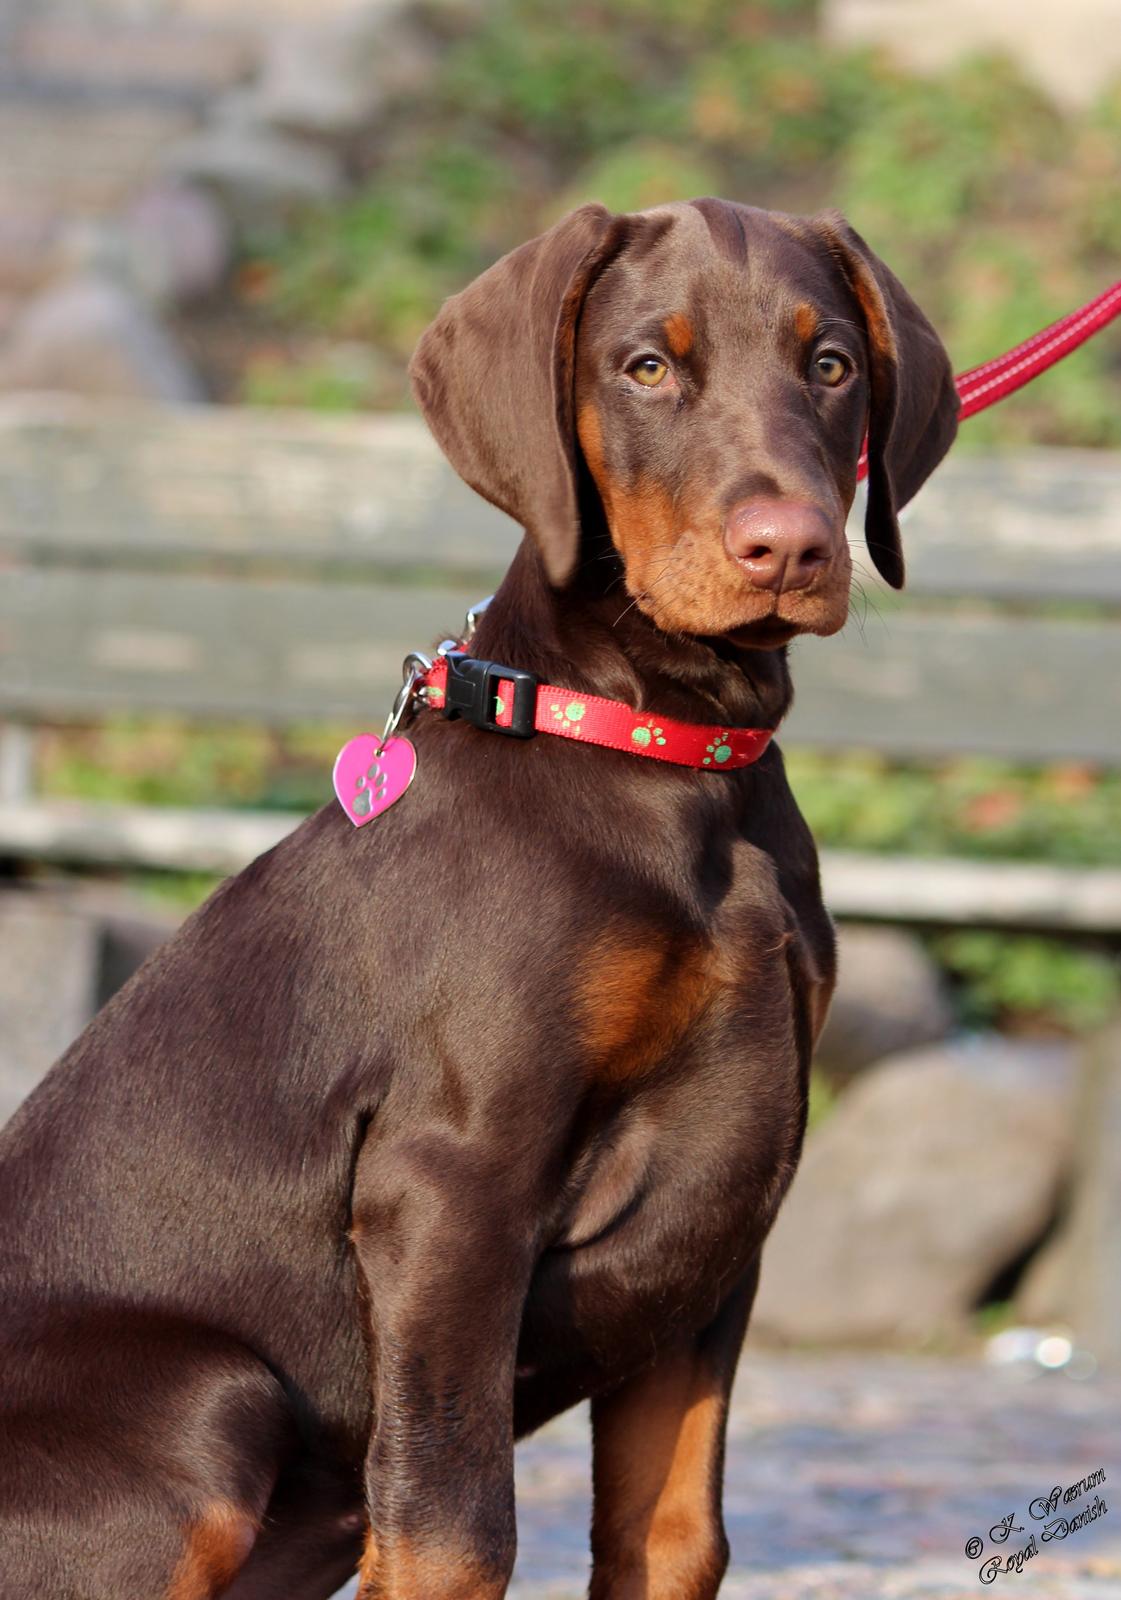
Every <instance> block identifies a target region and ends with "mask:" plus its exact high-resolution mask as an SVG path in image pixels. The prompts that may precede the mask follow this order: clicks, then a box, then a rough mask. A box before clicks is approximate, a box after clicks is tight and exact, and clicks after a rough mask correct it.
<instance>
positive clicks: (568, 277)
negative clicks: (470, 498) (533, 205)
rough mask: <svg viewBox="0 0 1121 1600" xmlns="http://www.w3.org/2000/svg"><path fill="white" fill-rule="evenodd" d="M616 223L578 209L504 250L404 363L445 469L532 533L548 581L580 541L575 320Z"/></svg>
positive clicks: (613, 241)
mask: <svg viewBox="0 0 1121 1600" xmlns="http://www.w3.org/2000/svg"><path fill="white" fill-rule="evenodd" d="M616 220H617V219H616V218H614V217H613V215H612V213H611V212H609V211H607V210H605V208H604V207H603V206H600V205H587V206H581V207H580V209H579V210H578V211H573V212H571V213H570V214H569V215H568V216H567V217H565V218H564V219H563V220H562V221H560V222H558V223H557V224H556V226H555V227H552V228H550V229H549V231H548V233H544V234H542V235H541V236H540V238H537V239H531V240H530V241H529V243H528V244H523V245H521V246H520V247H519V248H518V249H517V250H512V251H511V252H510V254H509V255H507V256H503V258H502V260H501V261H498V262H496V263H495V265H494V266H493V267H490V268H488V270H487V271H486V272H484V273H483V274H482V275H481V276H480V277H478V278H476V279H475V281H474V282H473V283H470V284H468V286H467V288H466V289H464V290H463V292H462V293H461V294H457V295H453V296H452V298H451V299H450V300H447V301H446V302H445V304H444V307H443V309H442V310H441V312H440V314H439V315H438V316H437V318H436V320H435V321H434V322H433V323H432V324H431V326H430V327H429V328H428V329H427V330H426V331H425V333H424V334H423V335H422V337H421V340H420V343H419V345H418V346H417V348H416V353H415V354H414V356H413V359H412V362H411V364H410V367H409V375H410V377H411V378H412V381H413V390H414V392H415V394H416V397H417V400H418V402H419V404H420V408H421V410H422V411H423V413H424V416H425V419H426V421H427V423H428V426H429V427H430V428H431V430H432V432H433V434H434V435H435V436H436V441H437V443H438V444H439V445H440V448H441V449H442V450H443V452H444V454H445V455H446V456H447V458H448V460H449V461H450V462H451V464H452V466H453V467H454V468H455V470H456V471H457V472H458V473H459V475H460V477H461V478H464V479H465V480H466V481H467V482H468V483H469V484H470V485H471V487H472V488H473V489H475V490H477V491H478V493H479V494H481V495H482V496H483V498H484V499H486V500H489V501H491V503H492V504H494V505H496V506H498V507H499V508H500V509H501V510H502V511H505V512H507V513H508V514H509V515H510V516H511V517H513V518H514V519H515V520H516V521H517V522H520V523H521V525H522V527H523V528H525V529H526V531H527V532H528V533H529V534H531V535H532V537H533V539H534V540H535V541H536V544H537V546H538V549H539V550H540V552H541V555H542V557H543V559H544V562H545V568H546V571H547V572H548V574H549V577H550V578H551V579H552V581H553V582H554V583H563V582H564V581H565V579H566V578H568V577H569V575H570V574H571V571H572V567H573V564H574V563H575V560H576V552H577V548H578V545H579V512H578V506H577V491H576V446H575V422H574V416H573V412H574V409H575V394H574V366H575V349H576V324H577V321H578V319H579V315H580V308H581V306H582V304H583V300H584V296H585V294H586V293H587V290H588V288H589V287H590V285H591V283H592V281H593V279H594V277H595V275H596V273H597V272H598V271H599V270H600V269H601V268H602V267H603V266H604V265H605V264H606V262H607V260H609V259H610V256H611V255H612V253H613V251H614V249H615V248H617V242H618V239H619V237H620V230H619V229H618V228H616V227H614V226H613V224H615V222H616ZM618 220H621V219H618Z"/></svg>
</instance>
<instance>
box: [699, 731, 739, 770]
mask: <svg viewBox="0 0 1121 1600" xmlns="http://www.w3.org/2000/svg"><path fill="white" fill-rule="evenodd" d="M727 737H728V734H727V731H726V730H724V731H721V732H720V733H718V734H717V735H716V738H715V739H714V740H713V741H712V743H711V744H706V745H705V749H706V750H707V751H708V755H707V756H705V758H704V760H703V761H702V763H701V765H702V766H704V767H710V766H711V765H712V763H713V762H714V761H715V762H716V764H717V766H723V765H724V763H725V761H727V759H728V757H729V756H730V755H731V753H732V747H731V745H730V744H726V743H725V741H726V739H727Z"/></svg>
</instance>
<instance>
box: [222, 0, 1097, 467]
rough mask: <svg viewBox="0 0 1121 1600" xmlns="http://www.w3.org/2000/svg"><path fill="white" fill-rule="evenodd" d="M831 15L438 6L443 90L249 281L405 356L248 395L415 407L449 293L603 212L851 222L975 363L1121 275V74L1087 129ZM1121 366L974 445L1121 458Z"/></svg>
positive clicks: (670, 0)
mask: <svg viewBox="0 0 1121 1600" xmlns="http://www.w3.org/2000/svg"><path fill="white" fill-rule="evenodd" d="M815 12H816V7H815V5H813V4H811V3H807V0H754V3H747V4H744V3H742V0H611V3H599V4H595V3H576V4H574V5H570V6H566V7H563V8H561V7H559V6H558V5H557V4H556V3H555V0H494V3H492V4H490V5H488V6H486V7H484V8H481V9H480V10H479V11H478V12H473V11H472V9H471V8H470V7H467V8H462V9H459V10H456V9H451V10H449V9H447V8H439V9H436V10H434V11H433V12H432V13H431V17H432V21H431V26H432V27H433V28H434V29H436V30H437V31H439V32H440V34H441V38H440V64H439V66H438V68H437V71H436V76H435V79H434V83H433V87H432V91H431V93H429V94H427V95H426V96H424V97H423V98H422V99H418V98H416V97H413V98H412V99H410V100H408V101H404V100H402V102H401V103H399V104H398V105H397V106H396V107H395V108H394V115H393V117H392V119H391V120H390V122H389V124H388V131H383V132H382V133H380V134H379V135H378V137H377V138H376V139H375V140H374V141H372V143H371V145H370V147H369V148H368V149H367V150H365V151H364V152H363V154H362V156H361V158H360V159H359V162H358V168H359V183H358V186H357V189H356V192H355V194H354V196H353V198H351V199H349V200H348V201H346V202H345V203H344V204H342V205H339V206H336V207H333V208H330V209H326V210H321V211H317V212H315V213H309V214H307V215H306V216H305V217H304V218H303V220H302V221H301V222H300V223H299V224H297V225H296V226H295V227H294V228H293V229H292V230H291V231H290V232H288V233H287V234H286V235H284V236H282V237H274V238H271V239H269V240H267V241H261V243H260V246H259V248H258V249H257V250H256V251H255V253H254V256H253V259H252V260H251V261H250V262H248V263H247V270H246V272H245V274H244V277H243V282H244V283H245V284H246V285H247V300H250V301H251V302H252V304H253V307H254V308H255V310H256V312H257V313H258V314H263V315H264V316H266V317H269V318H273V319H275V322H276V324H277V326H278V327H279V328H281V329H285V330H289V331H292V330H304V331H310V332H311V333H313V334H314V335H316V336H318V337H323V336H327V337H328V338H335V339H340V340H349V341H355V340H362V341H367V342H368V343H369V344H370V345H371V346H372V347H375V348H376V349H377V350H378V351H379V352H380V353H382V354H383V355H384V357H385V358H386V361H387V366H386V367H379V368H377V376H376V379H374V378H371V379H370V380H369V381H368V382H363V381H362V380H361V379H359V380H356V381H352V382H349V383H348V382H338V381H334V380H332V378H331V375H330V370H329V364H328V368H327V369H326V370H325V369H324V361H323V357H322V355H321V354H320V353H313V354H311V355H308V353H307V352H306V351H304V352H303V353H300V352H299V347H298V345H297V346H295V347H290V349H289V353H288V356H287V360H288V362H289V364H290V365H292V366H294V367H295V368H296V369H297V370H296V371H295V372H293V373H291V374H289V375H288V376H287V377H286V378H285V377H284V376H283V375H282V374H278V372H277V370H276V362H275V361H273V362H272V363H271V365H270V364H268V363H266V370H264V371H262V370H261V369H260V367H259V366H256V367H252V366H251V368H250V370H249V372H248V374H247V377H246V381H245V389H244V393H245V397H246V398H250V399H254V400H258V401H263V402H278V401H279V402H281V403H283V402H285V401H288V402H292V401H294V402H295V403H302V404H311V405H322V406H325V407H328V408H337V407H339V406H349V405H354V404H363V403H367V404H368V403H373V404H390V405H393V404H399V403H401V402H402V401H404V400H405V398H406V386H405V382H404V373H403V369H404V363H405V360H406V358H407V356H408V354H409V352H410V350H411V349H412V346H413V344H414V342H415V340H416V338H417V336H418V334H419V333H420V331H421V329H422V328H423V327H424V325H425V324H426V322H427V321H428V320H429V319H430V317H431V316H432V314H433V312H434V311H435V309H436V308H437V306H438V305H439V303H440V301H441V300H442V299H443V297H444V296H445V295H447V294H449V293H451V292H453V291H454V290H455V289H457V288H458V287H460V286H462V284H463V283H464V282H465V281H467V280H468V279H469V278H471V277H472V276H473V275H474V274H475V273H477V272H478V271H480V270H481V269H482V268H483V267H485V266H487V265H488V264H489V263H490V262H491V261H493V260H494V259H495V258H496V257H497V256H499V255H501V254H502V253H503V252H504V251H505V250H507V249H510V248H511V247H512V246H513V245H515V244H517V243H519V242H520V241H521V240H523V239H525V238H528V237H530V236H532V235H533V234H534V233H536V232H539V231H540V230H541V229H542V228H544V227H546V226H548V225H549V223H550V222H552V221H553V220H555V218H556V217H557V216H559V215H560V214H561V213H562V212H563V211H565V210H566V209H568V208H569V207H571V206H574V205H577V204H579V203H581V202H582V201H584V200H588V199H599V200H602V201H604V203H606V204H607V205H609V206H611V207H613V208H615V209H620V210H626V209H635V208H640V207H644V206H649V205H653V204H657V203H659V202H661V201H665V200H671V199H680V198H685V197H688V196H690V195H696V194H700V193H718V194H723V195H725V196H727V197H729V198H735V199H740V200H745V201H749V202H751V203H752V204H757V205H763V206H772V207H776V208H778V209H780V210H787V211H812V210H815V209H817V208H819V207H822V206H826V205H837V206H840V207H841V208H842V209H843V210H844V211H845V212H846V213H847V215H848V216H849V218H850V220H851V221H852V222H853V223H854V225H855V226H856V227H858V228H859V229H860V230H861V232H863V233H864V234H865V235H866V236H867V237H868V239H869V241H870V242H871V243H872V245H873V246H874V247H875V248H876V249H877V250H878V251H879V252H880V253H881V254H883V255H884V256H885V257H886V258H887V259H888V260H889V261H890V262H891V263H892V265H893V266H894V267H895V268H896V269H897V270H898V272H899V273H900V275H901V276H902V277H903V278H904V279H905V281H906V282H907V284H908V287H910V288H911V289H912V290H913V291H914V293H915V294H916V296H917V298H918V299H919V300H920V302H921V303H922V304H923V305H924V307H925V308H926V309H927V310H928V311H929V312H930V313H931V315H932V316H933V317H934V319H935V321H936V322H937V324H938V326H939V328H940V330H941V332H942V333H943V335H944V337H945V338H946V340H947V342H948V344H949V346H950V349H951V352H952V354H953V358H954V361H955V364H956V365H957V367H958V368H959V369H961V368H963V367H967V366H970V365H973V364H975V363H977V362H979V361H982V360H985V359H987V358H988V357H989V356H991V355H993V354H995V353H997V352H999V351H1001V350H1003V349H1005V348H1006V347H1007V346H1009V345H1011V344H1013V343H1015V342H1016V341H1017V340H1018V339H1019V338H1021V337H1023V336H1024V335H1025V334H1026V333H1029V332H1033V331H1034V330H1035V329H1036V328H1037V327H1039V326H1041V325H1042V324H1044V323H1046V322H1047V321H1049V320H1051V319H1052V318H1054V317H1057V316H1059V315H1061V314H1062V313H1063V312H1064V311H1066V310H1069V309H1070V308H1071V307H1072V306H1073V305H1075V304H1077V303H1078V301H1079V300H1080V299H1082V298H1085V297H1087V296H1089V295H1090V294H1091V293H1093V292H1094V291H1095V290H1096V289H1098V288H1100V287H1102V286H1103V284H1105V283H1107V282H1108V281H1110V280H1111V278H1113V277H1114V276H1116V270H1117V267H1116V261H1117V256H1118V253H1119V252H1121V84H1117V85H1115V86H1114V87H1113V88H1112V89H1111V90H1110V91H1109V92H1108V93H1106V94H1105V95H1103V96H1102V98H1101V99H1100V100H1099V101H1098V103H1097V104H1096V105H1094V106H1092V107H1090V108H1089V109H1088V110H1087V111H1086V112H1085V113H1083V114H1082V115H1080V116H1068V115H1064V114H1063V113H1061V112H1060V111H1058V110H1057V109H1056V108H1055V107H1054V106H1053V105H1051V104H1050V103H1049V102H1048V100H1047V99H1046V98H1045V96H1044V95H1043V94H1042V93H1041V92H1040V91H1039V90H1037V89H1035V88H1033V87H1032V86H1031V85H1030V84H1028V83H1027V82H1026V81H1025V80H1024V79H1023V78H1022V77H1021V76H1020V75H1019V73H1018V70H1017V69H1016V68H1015V67H1014V66H1013V65H1012V64H1011V63H1009V62H1008V61H1005V60H1002V59H997V58H985V59H974V60H966V61H963V62H961V63H960V64H959V65H957V66H956V67H955V68H954V69H953V70H952V71H949V72H945V73H943V74H941V75H938V76H934V77H927V78H921V79H920V78H916V77H913V76H911V75H909V74H907V73H905V72H904V71H902V70H901V69H899V68H898V67H896V66H894V65H893V64H892V63H891V62H890V61H889V60H888V59H887V58H885V57H883V56H881V55H877V54H875V53H873V52H869V51H866V50H862V51H845V50H840V49H837V48H835V47H830V46H828V45H826V44H825V43H824V42H823V41H822V40H821V39H820V38H819V37H818V34H817V30H816V16H815ZM457 18H458V19H459V20H458V24H457V22H456V20H455V19H457ZM293 349H295V351H296V353H295V354H293V353H292V350H293ZM1112 359H1113V365H1111V352H1110V347H1109V345H1108V344H1107V343H1105V342H1098V343H1096V344H1091V345H1089V346H1088V347H1086V348H1085V349H1084V350H1082V351H1080V352H1079V353H1078V354H1077V355H1076V356H1075V357H1073V358H1072V359H1071V360H1069V361H1068V362H1066V363H1064V364H1063V365H1062V366H1061V367H1060V368H1059V369H1057V370H1056V371H1055V372H1053V373H1051V374H1050V375H1049V377H1048V379H1047V381H1046V383H1043V384H1040V385H1038V386H1036V387H1034V388H1032V389H1030V390H1028V391H1026V392H1025V393H1024V394H1022V395H1020V396H1017V397H1016V398H1015V399H1014V400H1013V401H1011V402H1010V403H1008V404H1007V405H1004V406H1001V407H1000V408H999V409H998V410H996V411H994V412H991V413H988V414H986V416H985V417H984V418H980V419H978V420H977V421H975V422H973V423H971V425H970V427H969V429H967V430H966V432H965V434H964V442H965V443H966V444H967V445H972V446H977V445H983V444H985V443H988V442H991V441H993V440H995V439H1000V440H1003V441H1032V442H1034V443H1039V444H1044V443H1053V444H1083V445H1109V444H1118V443H1121V374H1119V373H1118V370H1117V367H1116V357H1115V355H1114V356H1113V358H1112ZM301 367H303V368H306V371H304V372H301V371H300V370H299V369H301ZM387 372H388V377H387Z"/></svg>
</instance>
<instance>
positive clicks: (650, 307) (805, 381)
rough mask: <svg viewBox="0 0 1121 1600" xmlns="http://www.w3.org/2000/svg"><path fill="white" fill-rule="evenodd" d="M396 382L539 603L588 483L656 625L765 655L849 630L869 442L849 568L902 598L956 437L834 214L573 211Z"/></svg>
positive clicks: (918, 325) (912, 345) (468, 294)
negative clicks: (476, 498) (409, 386)
mask: <svg viewBox="0 0 1121 1600" xmlns="http://www.w3.org/2000/svg"><path fill="white" fill-rule="evenodd" d="M412 377H413V382H414V387H415V390H416V394H417V398H418V400H419V402H420V405H421V407H422V409H423V411H424V414H425V416H426V418H427V420H428V423H429V425H430V427H431V428H432V431H433V433H434V434H435V436H436V438H437V440H438V441H439V443H440V445H441V446H442V448H443V449H444V451H445V453H446V454H447V456H448V458H449V459H450V461H451V463H452V465H453V466H454V467H455V468H456V470H457V471H458V472H459V473H460V475H461V476H462V477H463V478H465V479H466V481H467V482H468V483H469V484H471V486H472V487H473V488H474V489H476V490H478V492H479V493H480V494H482V495H484V496H485V498H486V499H488V500H490V501H492V502H493V503H494V504H495V505H497V506H499V507H501V509H502V510H504V511H506V512H508V513H509V514H510V515H511V516H512V517H514V518H515V519H516V520H517V521H518V522H520V523H521V524H522V526H523V527H525V528H526V529H527V531H528V532H529V533H530V534H531V536H532V537H533V538H534V540H535V541H536V543H537V545H538V547H539V549H540V551H541V554H542V556H543V558H544V561H545V565H546V569H547V571H548V574H549V576H550V578H551V579H552V581H553V582H554V583H558V584H561V583H565V582H566V581H568V579H569V578H570V576H571V574H572V571H573V568H574V566H575V564H576V562H577V559H578V555H579V551H580V542H581V516H580V507H581V501H582V496H581V473H582V471H584V470H586V472H587V473H588V474H590V478H591V481H592V482H593V483H594V486H595V490H596V491H597V493H598V498H599V502H600V504H601V506H602V513H603V519H604V521H605V523H606V527H607V529H608V531H609V533H610V536H611V539H612V541H613V543H614V545H615V547H616V549H617V550H618V552H619V554H620V556H621V558H622V562H623V567H624V572H625V582H626V588H627V590H628V591H629V593H630V595H631V596H632V597H633V599H634V601H635V603H636V604H637V605H638V606H639V607H640V608H641V609H642V610H643V611H644V612H645V613H646V614H647V615H648V616H650V617H651V618H652V620H653V621H654V622H655V623H656V624H657V626H659V627H660V628H662V629H664V630H665V631H667V632H685V633H692V634H701V635H709V636H711V635H727V636H731V637H732V638H733V639H735V640H737V641H738V642H741V643H743V644H755V645H760V646H768V645H778V644H782V643H784V642H785V641H786V640H787V639H789V638H790V637H791V636H792V635H793V634H795V633H798V632H810V633H833V632H835V631H836V630H837V629H838V628H839V627H840V626H841V625H842V623H843V622H844V620H845V617H846V615H847V610H848V593H849V579H850V576H851V561H850V558H849V551H848V543H847V540H846V538H845V518H846V515H847V512H848V510H849V507H850V506H851V504H852V499H853V495H854V492H855V488H856V466H857V459H858V456H859V452H860V444H861V440H862V439H863V437H864V433H865V430H866V429H867V432H868V438H869V483H868V490H869V492H868V511H867V519H866V536H867V541H868V548H869V551H870V553H871V556H872V559H873V561H874V562H875V564H876V566H877V567H878V568H879V570H880V572H881V573H882V574H883V576H884V577H885V578H886V579H887V581H888V582H889V583H891V584H893V585H894V586H895V587H896V588H899V587H901V585H902V582H903V555H902V549H901V546H900V540H899V525H898V521H897V510H898V508H899V507H900V506H902V505H903V504H904V503H905V502H906V501H907V500H908V499H910V497H911V496H912V495H913V494H914V493H915V492H916V490H917V489H918V488H919V487H920V485H921V484H922V483H923V482H924V480H925V479H926V478H927V477H928V476H929V474H930V473H931V472H932V471H933V470H934V468H935V466H937V464H938V462H939V461H940V460H941V459H942V457H943V455H944V454H945V453H946V450H947V449H948V448H949V446H950V443H951V442H952V440H953V437H954V433H955V430H956V426H957V410H958V402H957V396H956V393H955V391H954V386H953V378H952V375H951V369H950V365H949V361H948V359H947V356H946V352H945V350H944V349H943V347H942V345H941V343H940V341H939V339H938V337H937V335H936V334H935V332H934V330H933V329H932V328H931V326H930V324H929V323H928V322H927V320H926V318H925V317H924V316H923V314H922V312H921V311H920V310H919V308H918V307H917V306H916V305H915V303H914V301H913V300H912V299H911V297H910V296H909V295H908V294H907V291H906V290H905V289H904V288H903V286H902V285H901V284H900V283H899V282H898V280H897V279H896V278H895V277H894V276H893V275H892V273H891V272H890V271H889V270H888V268H887V267H886V266H885V265H884V264H883V262H882V261H880V260H879V259H878V258H877V257H876V256H875V255H873V253H872V252H871V251H870V250H869V249H868V247H867V245H866V244H865V243H864V241H863V240H862V239H861V238H860V237H859V235H857V234H856V233H854V232H853V230H852V229H851V228H850V227H848V225H847V224H846V223H845V222H844V220H843V219H842V218H841V217H840V216H838V215H836V214H832V213H830V214H826V215H824V216H820V217H812V218H800V217H787V216H783V215H780V214H778V213H775V212H766V211H757V210H754V209H752V208H750V207H748V206H741V205H734V204H731V203H730V202H728V201H724V200H695V201H692V202H689V203H688V204H679V205H671V206H664V207H659V208H657V209H655V210H652V211H645V212H638V213H633V214H628V215H612V214H611V213H610V212H608V211H606V210H604V208H603V207H602V206H595V205H590V206H584V207H582V208H581V209H580V210H579V211H575V212H573V213H572V214H571V215H570V216H568V217H566V218H565V219H564V220H563V221H562V222H559V223H558V224H557V225H556V226H555V227H554V228H552V229H550V231H549V232H548V233H546V234H543V235H542V236H541V237H540V238H539V239H534V240H532V241H530V243H528V244H525V245H522V246H521V248H520V249H518V250H514V251H513V252H512V253H511V254H510V255H508V256H505V257H504V258H503V259H502V260H501V261H499V262H498V263H497V264H496V265H495V266H493V267H491V268H490V269H489V271H487V272H484V273H483V274H482V276H481V277H479V278H477V279H476V280H475V282H474V283H472V284H470V285H469V286H468V288H467V289H465V290H464V291H463V293H461V294H459V295H456V296H454V297H453V298H452V299H450V300H449V301H448V302H447V303H446V305H445V306H444V308H443V310H442V311H441V312H440V314H439V316H438V317H437V318H436V320H435V322H434V323H433V324H432V326H431V327H430V328H429V329H428V330H427V332H426V333H425V334H424V336H423V338H422V340H421V342H420V345H419V347H418V349H417V352H416V355H415V357H414V359H413V364H412Z"/></svg>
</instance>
